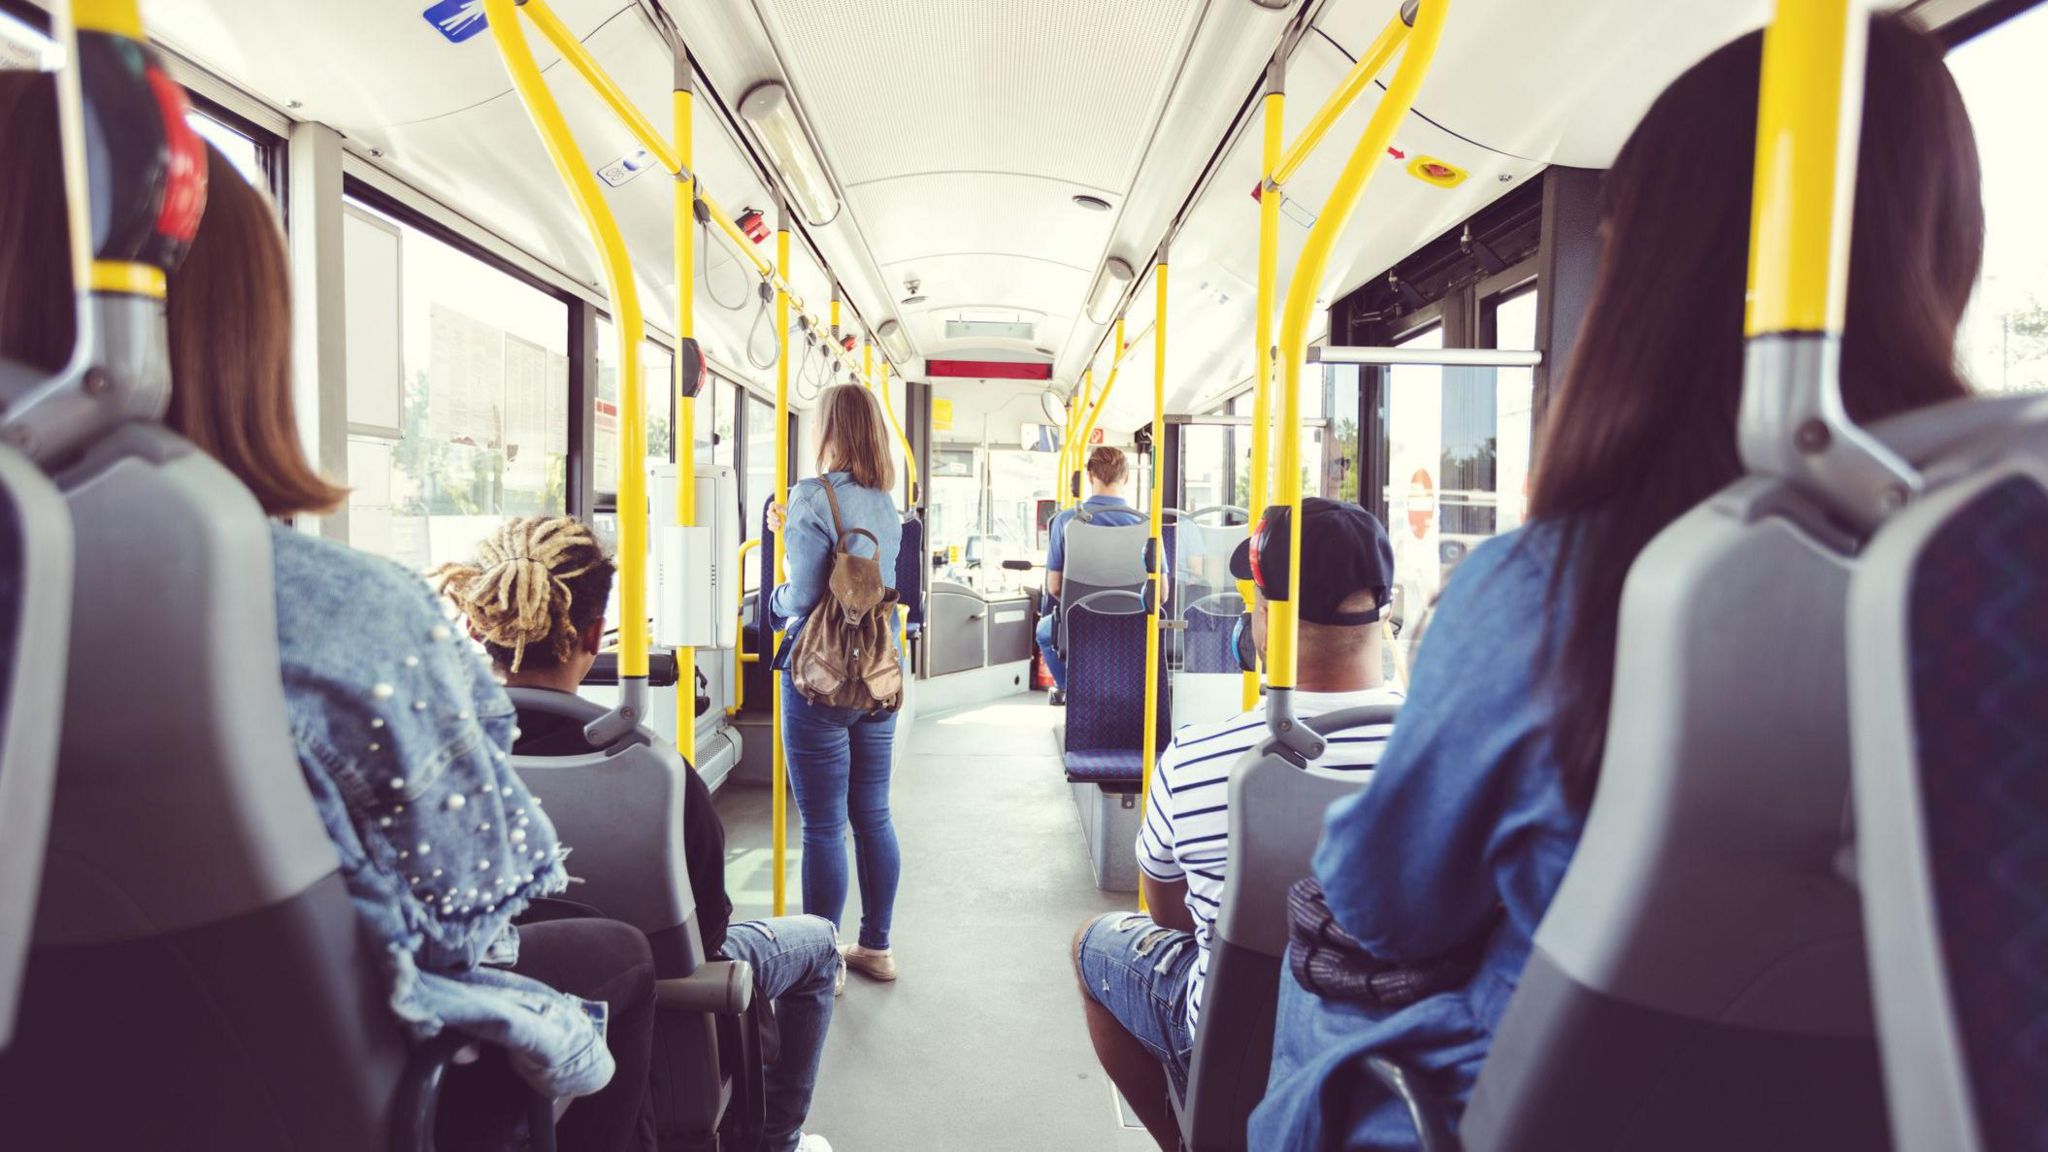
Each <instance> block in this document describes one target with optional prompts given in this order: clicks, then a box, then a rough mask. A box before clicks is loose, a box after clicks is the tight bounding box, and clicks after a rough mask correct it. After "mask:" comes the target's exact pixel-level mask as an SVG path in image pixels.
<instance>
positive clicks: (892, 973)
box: [844, 944, 896, 981]
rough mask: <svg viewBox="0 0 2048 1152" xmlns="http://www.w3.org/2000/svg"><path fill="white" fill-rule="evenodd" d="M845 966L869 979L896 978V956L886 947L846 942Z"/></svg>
mask: <svg viewBox="0 0 2048 1152" xmlns="http://www.w3.org/2000/svg"><path fill="white" fill-rule="evenodd" d="M844 955H845V956H846V966H847V967H848V968H851V969H853V970H854V971H856V972H858V973H860V974H861V975H863V976H866V977H868V978H869V979H871V980H885V981H886V980H894V979H895V978H896V957H895V956H893V955H891V954H890V952H889V950H888V949H887V948H882V949H874V948H863V947H861V946H860V945H858V944H848V945H847V946H846V948H845V950H844Z"/></svg>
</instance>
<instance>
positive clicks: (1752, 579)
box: [1460, 478, 1889, 1152]
mask: <svg viewBox="0 0 2048 1152" xmlns="http://www.w3.org/2000/svg"><path fill="white" fill-rule="evenodd" d="M1795 518H1796V519H1797V520H1798V521H1799V522H1800V523H1803V524H1814V523H1825V521H1824V519H1823V518H1821V517H1819V516H1817V515H1815V514H1814V510H1813V509H1812V508H1811V507H1810V506H1808V505H1806V504H1805V503H1804V501H1803V498H1802V497H1800V496H1798V495H1796V494H1795V493H1793V492H1792V490H1791V489H1790V487H1789V486H1788V485H1786V484H1784V483H1782V482H1778V481H1773V480H1767V479H1763V478H1748V479H1744V480H1741V481H1738V482H1737V483H1736V484H1734V485H1733V486H1731V487H1730V488H1728V489H1726V490H1724V491H1723V492H1721V493H1720V494H1718V495H1717V496H1715V497H1713V498H1712V499H1710V500H1708V501H1707V502H1706V503H1705V504H1703V505H1701V506H1700V507H1698V508H1696V509H1694V510H1693V511H1692V512H1690V513H1688V514H1687V515H1685V516H1683V517H1681V518H1680V519H1679V520H1678V521H1677V522H1675V523H1674V524H1673V525H1672V526H1671V527H1670V528H1668V529H1666V530H1665V531H1664V532H1663V533H1662V534H1661V535H1659V536H1658V537H1657V538H1656V539H1655V540H1653V541H1652V542H1651V543H1650V545H1649V546H1648V547H1647V548H1646V549H1645V550H1644V551H1643V553H1642V555H1641V556H1640V558H1639V559H1638V560H1637V561H1636V564H1635V566H1634V568H1633V569H1631V571H1630V573H1629V576H1628V582H1627V585H1626V587H1625V590H1624V593H1623V597H1622V606H1621V624H1620V642H1619V645H1618V650H1619V657H1618V661H1617V664H1616V668H1615V677H1614V684H1615V687H1614V700H1613V707H1612V713H1611V715H1612V717H1613V719H1612V721H1611V722H1610V726H1609V729H1608V734H1607V745H1606V752H1605V756H1604V760H1603V766H1602V769H1601V779H1600V787H1599V791H1598V794H1597V796H1596V798H1595V800H1594V803H1593V807H1592V811H1591V813H1590V814H1589V816H1588V819H1587V823H1586V829H1585V833H1584V836H1583V838H1582V839H1581V841H1580V843H1579V846H1578V849H1577V852H1576V854H1575V855H1574V857H1573V860H1572V864H1571V868H1570V870H1569V871H1568V872H1567V873H1566V875H1565V879H1564V883H1563V884H1562V886H1561V887H1560V889H1559V891H1558V894H1557V898H1556V900H1555V901H1554V902H1553V903H1552V905H1551V907H1550V910H1549V912H1548V913H1547V914H1546V915H1545V917H1544V919H1543V923H1542V924H1541V925H1540V926H1539V928H1538V929H1537V932H1536V937H1535V947H1534V949H1533V951H1532V953H1531V955H1530V958H1529V962H1528V966H1527V968H1526V969H1525V970H1524V971H1523V973H1522V976H1521V981H1520V984H1519V986H1518V988H1517V990H1516V992H1515V995H1514V997H1513V999H1512V1000H1511V1001H1510V1002H1509V1005H1508V1009H1507V1012H1506V1014H1505V1016H1504V1018H1503V1019H1502V1021H1501V1023H1500V1026H1499V1028H1498V1030H1497V1031H1496V1033H1495V1036H1494V1041H1493V1046H1492V1049H1491V1052H1490V1055H1489V1057H1488V1059H1487V1062H1486V1065H1485V1067H1484V1069H1483V1070H1482V1071H1481V1073H1480V1076H1479V1082H1478V1084H1477V1086H1476V1088H1475V1090H1474V1093H1473V1096H1472V1099H1471V1103H1470V1106H1469V1107H1468V1108H1467V1110H1466V1112H1465V1115H1464V1118H1463V1122H1462V1124H1461V1125H1460V1129H1461V1136H1462V1139H1463V1141H1464V1144H1465V1146H1466V1147H1468V1148H1473V1149H1532V1150H1533V1149H1550V1148H1580V1149H1637V1148H1657V1149H1665V1150H1672V1152H1690V1150H1695V1149H1697V1150H1701V1152H1705V1150H1707V1149H1717V1150H1718V1149H1728V1148H1744V1149H1811V1148H1857V1149H1878V1148H1884V1147H1888V1146H1889V1140H1888V1138H1887V1132H1886V1125H1885V1121H1884V1098H1883V1086H1882V1084H1881V1083H1880V1075H1879V1071H1878V1060H1877V1049H1876V1043H1875V1037H1874V1030H1873V1025H1872V1018H1871V1003H1870V987H1869V979H1868V973H1867V969H1866V966H1865V963H1864V947H1863V923H1862V915H1861V912H1860V909H1859V907H1858V899H1857V893H1856V890H1855V888H1854V886H1853V885H1852V883H1851V882H1850V881H1849V880H1848V879H1847V878H1845V877H1844V876H1843V875H1842V874H1841V872H1840V871H1839V869H1838V861H1839V859H1840V858H1841V857H1842V855H1843V854H1844V849H1845V848H1846V846H1847V831H1846V816H1847V812H1848V807H1849V798H1850V793H1849V788H1850V779H1849V774H1850V767H1849V747H1848V702H1847V698H1846V693H1847V669H1846V668H1845V667H1844V661H1843V610H1842V607H1843V603H1844V598H1845V596H1846V594H1847V591H1848V578H1849V568H1848V565H1847V564H1846V563H1845V562H1844V561H1843V560H1842V559H1841V554H1840V552H1839V550H1838V546H1839V541H1828V542H1825V543H1823V542H1819V541H1817V540H1816V539H1815V538H1814V537H1813V536H1811V535H1809V534H1808V531H1807V530H1806V529H1804V528H1800V527H1795V526H1794V524H1793V520H1794V519H1795Z"/></svg>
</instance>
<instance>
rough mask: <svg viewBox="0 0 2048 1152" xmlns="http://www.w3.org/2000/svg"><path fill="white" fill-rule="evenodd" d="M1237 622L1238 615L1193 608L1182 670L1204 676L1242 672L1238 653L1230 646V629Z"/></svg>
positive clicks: (1182, 660)
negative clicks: (1216, 673)
mask: <svg viewBox="0 0 2048 1152" xmlns="http://www.w3.org/2000/svg"><path fill="white" fill-rule="evenodd" d="M1236 623H1237V617H1236V616H1235V615H1225V614H1223V613H1221V612H1211V611H1209V610H1208V609H1206V608H1193V609H1190V610H1189V612H1188V617H1187V625H1188V629H1187V634H1186V636H1187V638H1186V641H1185V643H1186V647H1185V648H1184V649H1183V650H1182V653H1181V669H1182V670H1183V671H1187V672H1203V673H1213V672H1238V671H1241V669H1240V668H1239V667H1238V664H1237V652H1236V651H1235V650H1234V649H1233V648H1232V647H1231V643H1230V633H1231V629H1232V627H1233V626H1234V625H1236Z"/></svg>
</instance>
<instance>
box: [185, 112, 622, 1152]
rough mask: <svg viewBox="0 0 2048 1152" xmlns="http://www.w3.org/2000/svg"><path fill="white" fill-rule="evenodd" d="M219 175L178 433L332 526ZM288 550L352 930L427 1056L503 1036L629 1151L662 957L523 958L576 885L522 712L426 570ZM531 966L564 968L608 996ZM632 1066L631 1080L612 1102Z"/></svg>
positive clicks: (545, 938)
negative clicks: (642, 1050)
mask: <svg viewBox="0 0 2048 1152" xmlns="http://www.w3.org/2000/svg"><path fill="white" fill-rule="evenodd" d="M208 161H209V171H208V179H209V182H210V185H211V190H210V195H209V200H208V204H207V207H206V211H205V214H204V216H203V217H202V218H201V222H200V226H199V232H198V235H197V237H196V239H195V240H194V242H193V245H192V251H191V254H190V255H189V256H188V257H187V258H186V259H185V261H184V263H183V264H182V265H181V266H180V268H179V269H178V270H177V271H176V272H174V273H172V275H171V277H170V288H169V298H168V317H169V330H170V354H171V363H172V376H173V389H172V398H171V405H170V411H169V413H168V414H167V416H166V422H167V423H168V424H169V425H170V426H171V427H172V428H174V429H176V430H177V431H178V432H180V433H182V434H183V435H184V436H185V437H186V438H187V439H189V440H191V441H192V442H193V443H194V444H196V445H198V446H199V447H200V448H202V449H205V450H206V451H207V452H209V453H211V454H212V455H214V456H215V457H217V458H218V459H219V460H220V461H221V463H223V464H225V465H226V466H227V467H228V469H229V470H230V471H232V472H234V473H235V475H236V476H237V477H238V478H240V479H241V480H242V482H243V483H244V484H246V485H248V487H249V488H250V490H251V491H252V492H253V493H254V494H255V496H256V498H257V500H258V501H259V502H260V503H261V504H262V505H263V508H264V510H265V511H266V512H268V513H269V514H270V515H272V516H274V517H279V518H282V517H286V516H290V515H294V514H304V513H313V514H318V513H324V512H327V511H330V510H331V509H333V508H334V507H336V506H337V505H338V504H340V502H341V501H342V499H343V498H344V497H345V492H344V490H342V489H339V488H336V487H334V486H332V485H330V484H328V483H326V482H325V481H324V480H322V479H321V478H320V477H319V475H318V474H317V473H316V472H315V471H314V470H313V469H312V467H311V466H310V465H309V464H308V463H307V462H306V460H305V457H304V455H303V454H302V450H301V448H300V441H299V438H298V434H297V430H296V427H295V421H294V419H293V415H292V408H291V395H292V392H291V377H290V354H291V353H290V349H291V316H290V312H289V310H288V305H287V301H288V300H289V277H288V273H287V269H286V264H285V255H284V246H283V237H282V235H281V234H280V233H279V231H278V228H277V224H276V221H275V218H274V217H273V216H272V214H271V211H270V207H269V205H268V203H267V202H266V201H265V199H264V198H263V197H262V195H261V194H260V193H258V192H256V191H255V190H254V189H253V188H251V187H250V186H249V185H248V183H247V182H246V181H244V180H243V179H242V177H241V176H240V174H239V173H237V172H236V170H235V169H234V168H233V167H232V166H231V165H230V164H229V163H228V162H227V161H226V160H225V159H224V158H223V157H222V156H221V155H220V153H219V152H217V151H214V150H212V149H211V148H209V149H208ZM271 543H272V560H273V566H274V570H275V585H276V594H277V628H278V637H277V639H278V653H279V659H280V662H281V673H282V677H283V681H284V688H285V706H286V711H287V713H288V718H289V720H290V725H291V731H292V736H293V740H294V742H295V743H296V745H297V748H298V754H299V761H300V765H301V768H302V769H303V771H304V774H305V778H306V783H307V785H308V787H309V788H310V789H311V791H312V794H313V800H314V805H315V807H316V808H317V810H318V812H319V815H320V819H321V821H322V823H323V824H324V825H325V826H326V829H327V833H328V836H329V837H330V838H331V839H332V840H333V842H334V846H335V848H336V849H337V850H338V852H339V854H340V856H341V867H342V875H343V878H344V880H345V881H346V882H347V885H348V890H349V894H350V896H351V898H352V900H353V902H354V905H355V909H356V913H357V915H358V917H359V918H360V920H361V922H362V924H363V926H364V928H365V929H366V930H367V931H368V932H369V933H370V934H371V936H372V938H374V939H375V940H376V941H377V942H378V944H380V945H381V946H382V947H381V950H380V952H379V954H380V955H381V957H382V959H383V966H384V969H385V971H384V975H385V977H386V978H387V980H388V981H389V985H390V996H389V1003H390V1006H391V1009H392V1012H393V1013H394V1014H395V1015H396V1016H397V1017H398V1019H399V1021H400V1022H401V1024H402V1025H403V1026H404V1027H405V1028H406V1029H407V1030H408V1032H410V1034H411V1035H412V1036H413V1037H415V1038H417V1039H425V1038H427V1037H431V1036H433V1035H435V1034H437V1033H439V1032H440V1031H441V1030H442V1029H444V1028H449V1027H453V1028H457V1029H459V1030H461V1031H462V1032H464V1033H465V1034H468V1035H471V1036H475V1037H477V1038H479V1039H482V1040H486V1041H489V1042H491V1043H492V1044H493V1045H495V1046H497V1048H498V1049H502V1051H503V1052H504V1054H505V1058H506V1059H509V1061H510V1063H511V1066H512V1069H513V1071H516V1072H517V1073H518V1075H519V1076H520V1077H521V1078H522V1079H523V1080H524V1081H525V1082H526V1083H527V1084H528V1085H530V1086H531V1087H532V1088H533V1089H534V1090H536V1091H539V1092H541V1093H544V1094H546V1095H549V1096H553V1097H564V1096H589V1095H591V1094H593V1093H596V1094H597V1096H596V1097H594V1098H593V1099H592V1100H590V1101H583V1102H579V1103H578V1104H577V1105H576V1106H574V1107H572V1108H570V1109H569V1111H568V1113H567V1114H566V1115H565V1116H564V1119H563V1123H562V1125H561V1131H562V1133H563V1140H564V1143H565V1145H566V1146H570V1147H577V1148H586V1147H587V1148H593V1149H616V1148H624V1147H627V1146H628V1144H627V1141H628V1140H629V1139H630V1138H632V1137H634V1136H635V1135H637V1131H638V1128H639V1123H640V1122H639V1116H640V1113H641V1111H642V1097H643V1095H644V1089H645V1085H646V1073H645V1059H644V1058H638V1057H636V1058H634V1059H626V1058H622V1059H620V1060H618V1061H616V1062H615V1060H614V1056H613V1053H612V1051H611V1050H609V1049H608V1047H607V1044H606V1038H605V1032H606V1020H607V1015H609V1017H610V1024H609V1027H610V1029H611V1033H612V1040H613V1043H614V1044H615V1045H618V1044H621V1043H622V1042H623V1043H625V1044H627V1045H633V1044H639V1045H641V1046H645V1045H648V1044H651V1035H652V1033H651V1026H652V999H653V983H652V981H653V961H652V957H651V956H650V955H649V954H648V952H647V944H646V941H645V939H644V938H643V937H641V935H640V934H639V933H638V932H636V931H634V930H632V929H631V928H628V927H626V926H624V925H619V924H613V923H610V922H594V923H589V924H569V925H560V926H558V925H552V924H551V925H541V926H538V927H537V928H536V929H534V930H531V931H530V933H529V938H528V939H527V940H526V941H525V945H526V951H527V953H528V955H526V956H525V957H521V956H520V952H521V944H522V941H521V938H520V936H519V934H518V933H516V932H515V930H514V929H513V927H512V918H513V916H514V915H515V914H517V913H518V912H520V911H521V910H522V909H523V908H525V907H526V906H527V904H528V902H529V901H531V900H532V899H533V898H534V897H537V896H543V895H546V894H549V893H553V892H559V891H561V890H562V889H563V888H564V887H565V886H566V885H567V882H568V878H567V875H566V874H565V872H564V871H563V866H562V859H563V857H564V856H566V855H567V850H566V849H564V848H563V847H562V846H561V845H560V843H559V842H558V841H557V840H556V837H555V830H554V828H553V826H552V825H550V824H549V822H548V818H547V816H546V815H545V814H544V813H542V812H541V810H540V807H539V802H538V801H537V800H535V799H534V797H533V796H532V795H530V794H529V793H528V792H527V790H526V788H525V787H524V786H523V785H522V784H521V783H520V781H519V778H518V777H517V776H516V775H514V774H513V772H512V771H511V767H510V764H509V762H508V755H507V753H508V750H509V749H510V747H511V745H512V740H513V738H514V731H515V730H514V727H513V711H512V705H511V702H510V700H508V699H507V698H506V696H505V693H504V690H503V689H502V688H500V687H499V686H498V684H497V683H496V682H495V681H494V680H493V678H492V676H491V673H490V666H489V664H488V663H487V662H486V661H485V660H484V659H483V658H482V656H481V654H480V653H478V652H477V650H476V649H475V647H474V646H473V645H472V644H471V643H470V641H469V639H468V638H467V637H465V636H463V635H462V634H461V633H460V632H459V631H458V630H457V629H456V628H454V627H452V626H451V625H450V623H449V621H448V619H447V618H446V616H444V614H443V608H442V606H441V604H440V603H439V602H438V601H437V599H436V598H435V597H434V595H433V593H432V591H431V590H430V589H429V588H428V587H427V585H426V583H425V582H424V581H423V580H421V579H420V578H419V577H418V576H417V575H415V574H414V573H411V572H409V571H407V570H405V569H404V568H402V567H400V566H398V565H396V564H393V563H391V562H389V561H387V560H383V559H379V558H377V557H374V556H370V555H367V554H365V553H361V552H356V551H354V550H352V549H349V548H347V547H344V546H342V545H340V544H338V543H334V542H331V541H328V540H323V539H320V538H318V537H314V536H310V535H306V534H304V533H301V532H297V531H294V530H293V529H292V528H291V527H289V526H288V525H286V524H284V523H283V522H282V521H281V519H280V521H279V522H278V523H277V524H276V525H275V527H274V530H273V532H272V535H271ZM572 956H573V958H571V957H572ZM593 956H594V957H597V958H599V961H598V962H593V961H592V959H590V958H591V957H593ZM513 964H517V965H518V966H519V967H518V969H513V970H508V969H507V968H506V967H504V966H505V965H513ZM524 968H535V969H538V970H543V971H550V970H551V971H555V972H557V973H560V974H562V978H563V979H564V982H570V981H573V982H574V983H576V984H577V985H578V987H577V989H576V990H577V991H579V992H581V993H583V995H584V996H588V997H590V998H589V999H588V1000H586V999H584V998H583V996H578V995H569V994H565V993H564V992H562V991H557V990H556V989H554V988H551V987H549V986H548V985H547V984H544V983H542V982H540V981H538V980H535V979H532V978H529V977H527V976H523V975H520V974H519V969H524ZM606 1001H608V1003H607V1002H606ZM642 1014H644V1015H645V1016H646V1017H647V1025H646V1029H644V1030H643V1029H640V1028H639V1027H638V1025H637V1023H636V1021H637V1019H638V1018H639V1016H641V1015H642ZM643 1032H644V1035H643V1034H642V1033H643ZM491 1059H492V1060H496V1059H497V1057H496V1055H495V1052H494V1053H493V1055H492V1057H491ZM615 1066H616V1067H618V1068H620V1069H626V1068H629V1067H630V1068H633V1069H634V1070H635V1073H634V1075H626V1074H621V1075H620V1076H619V1077H617V1080H618V1083H617V1084H616V1086H615V1087H613V1088H611V1089H609V1090H605V1091H602V1092H601V1091H600V1090H601V1089H606V1085H607V1083H608V1082H610V1081H612V1080H613V1079H614V1069H615ZM635 1075H637V1082H635ZM479 1078H480V1074H477V1073H470V1074H468V1075H465V1076H458V1077H455V1078H451V1084H450V1093H451V1095H453V1096H454V1097H456V1098H457V1101H458V1106H455V1107H444V1109H443V1113H444V1116H443V1120H444V1123H443V1129H444V1131H445V1130H446V1129H447V1128H448V1127H450V1126H451V1125H450V1124H449V1123H448V1121H449V1120H450V1118H451V1115H459V1114H461V1113H463V1112H465V1111H468V1110H467V1109H464V1108H462V1107H460V1106H459V1101H460V1099H461V1097H462V1096H463V1092H462V1082H463V1081H465V1080H467V1081H475V1080H477V1079H479ZM499 1095H501V1096H502V1095H503V1094H502V1093H500V1094H499ZM599 1101H602V1103H599ZM513 1114H514V1115H517V1114H518V1110H517V1109H515V1110H514V1112H513ZM466 1118H467V1119H472V1120H475V1121H477V1122H479V1123H474V1124H472V1125H470V1126H469V1127H468V1128H467V1129H466V1130H465V1131H462V1132H459V1133H454V1134H451V1135H447V1136H444V1138H443V1139H442V1141H441V1142H440V1145H439V1146H440V1147H443V1148H451V1147H456V1146H470V1145H471V1142H472V1141H476V1140H479V1139H489V1138H490V1134H489V1133H488V1132H487V1131H486V1130H485V1129H484V1128H483V1127H482V1126H481V1122H484V1121H491V1120H496V1121H500V1122H502V1120H503V1119H504V1117H503V1115H502V1113H499V1114H496V1115H493V1114H489V1113H486V1114H485V1115H483V1116H475V1117H466Z"/></svg>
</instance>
